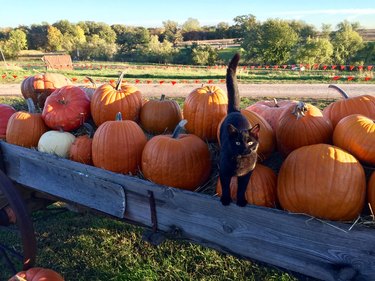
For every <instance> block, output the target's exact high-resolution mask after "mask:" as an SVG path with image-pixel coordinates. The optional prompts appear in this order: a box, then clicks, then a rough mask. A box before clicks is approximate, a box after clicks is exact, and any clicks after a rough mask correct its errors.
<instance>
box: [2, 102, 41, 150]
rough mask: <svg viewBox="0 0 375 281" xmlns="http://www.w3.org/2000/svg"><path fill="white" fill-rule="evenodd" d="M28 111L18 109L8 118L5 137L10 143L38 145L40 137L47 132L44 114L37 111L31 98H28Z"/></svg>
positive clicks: (27, 145) (28, 145)
mask: <svg viewBox="0 0 375 281" xmlns="http://www.w3.org/2000/svg"><path fill="white" fill-rule="evenodd" d="M27 105H28V109H29V111H28V112H25V111H18V112H16V113H13V115H12V116H11V117H10V118H9V120H8V125H7V131H6V136H5V139H6V141H7V142H8V143H11V144H15V145H19V146H23V147H28V148H31V147H37V146H38V142H39V139H40V137H41V136H42V135H43V134H44V133H45V132H47V130H48V127H47V126H46V125H45V124H44V121H43V119H42V115H41V114H40V113H36V112H35V107H34V104H33V101H32V99H31V98H29V99H27Z"/></svg>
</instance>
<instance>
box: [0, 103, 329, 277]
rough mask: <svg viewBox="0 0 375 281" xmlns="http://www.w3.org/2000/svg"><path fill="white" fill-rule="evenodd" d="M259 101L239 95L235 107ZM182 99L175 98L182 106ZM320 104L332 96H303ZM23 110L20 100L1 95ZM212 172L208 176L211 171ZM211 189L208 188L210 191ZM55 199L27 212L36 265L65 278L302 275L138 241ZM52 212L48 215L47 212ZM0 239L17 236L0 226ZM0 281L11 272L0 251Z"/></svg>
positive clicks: (137, 231)
mask: <svg viewBox="0 0 375 281" xmlns="http://www.w3.org/2000/svg"><path fill="white" fill-rule="evenodd" d="M259 99H262V98H258V99H251V98H242V99H241V107H242V108H244V107H246V106H248V105H249V104H252V103H254V102H256V101H257V100H259ZM183 101H184V99H183V98H179V99H177V102H178V103H179V104H180V105H182V103H183ZM304 101H307V102H311V103H313V104H315V105H317V106H318V107H320V108H323V107H325V106H326V105H327V104H328V103H329V102H331V101H332V100H325V99H319V100H317V99H304ZM0 103H7V104H11V105H12V106H14V107H15V108H16V109H17V110H25V109H26V104H25V101H24V99H23V98H20V97H18V98H1V97H0ZM213 176H214V175H213ZM210 192H211V193H212V192H214V191H212V190H211V191H210ZM61 205H64V204H62V203H61V202H60V203H59V202H58V203H55V204H53V205H51V206H50V207H49V208H48V209H47V210H41V211H37V212H34V213H33V219H34V227H35V230H36V236H37V240H38V243H37V244H38V255H37V263H36V265H37V266H42V267H47V268H51V269H54V270H56V271H57V272H60V273H61V274H62V275H63V276H64V277H65V280H67V281H69V280H82V281H86V280H100V281H101V280H118V281H120V280H132V281H133V280H215V281H216V280H254V281H258V280H270V281H272V280H274V281H292V280H293V281H296V280H299V279H302V280H303V279H306V280H308V279H307V278H305V277H302V276H296V275H293V274H292V273H289V272H286V271H283V270H279V269H277V268H274V267H271V266H269V265H264V264H260V263H257V262H253V261H248V260H242V259H239V258H236V257H234V256H231V255H227V254H223V253H220V252H217V251H215V250H212V249H208V248H205V247H202V246H199V245H196V244H192V243H189V242H185V241H174V240H167V241H166V242H164V243H163V244H161V245H160V246H158V247H155V246H152V245H151V244H149V243H147V242H145V241H143V240H142V234H143V231H144V229H143V228H141V227H138V226H133V225H129V224H126V223H124V222H122V221H119V220H117V219H112V218H108V217H105V216H101V215H98V214H93V213H90V212H85V211H84V212H73V211H64V212H61V213H55V214H53V213H54V212H55V211H57V210H59V208H61V207H63V206H61ZM50 214H53V215H50ZM0 241H1V242H2V243H7V245H9V246H14V245H15V244H17V243H19V242H20V240H17V239H15V238H14V235H13V234H12V233H11V234H9V232H8V231H6V230H5V231H4V229H1V228H0ZM0 267H1V268H2V270H0V280H7V278H9V277H10V275H11V273H10V272H9V271H8V270H7V269H6V268H5V267H4V261H3V260H2V258H1V255H0Z"/></svg>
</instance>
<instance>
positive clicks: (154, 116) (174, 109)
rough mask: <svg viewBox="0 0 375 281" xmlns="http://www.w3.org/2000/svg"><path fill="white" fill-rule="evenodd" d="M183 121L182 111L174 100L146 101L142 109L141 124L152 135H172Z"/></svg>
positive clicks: (163, 97) (163, 96)
mask: <svg viewBox="0 0 375 281" xmlns="http://www.w3.org/2000/svg"><path fill="white" fill-rule="evenodd" d="M181 119H182V114H181V109H180V106H179V105H178V103H177V102H176V101H174V100H166V99H165V95H162V96H161V98H160V100H149V101H146V102H145V103H144V104H143V106H142V109H141V114H140V122H141V125H142V127H143V129H145V130H146V131H147V132H149V133H152V134H162V133H168V132H169V133H171V132H173V130H174V128H176V126H177V124H178V122H180V121H181Z"/></svg>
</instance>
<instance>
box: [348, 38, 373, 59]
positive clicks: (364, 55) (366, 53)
mask: <svg viewBox="0 0 375 281" xmlns="http://www.w3.org/2000/svg"><path fill="white" fill-rule="evenodd" d="M353 60H354V61H355V62H360V63H362V64H368V65H371V64H375V42H374V41H370V42H365V43H364V47H363V48H362V49H360V50H358V52H357V54H356V55H355V56H354V58H353Z"/></svg>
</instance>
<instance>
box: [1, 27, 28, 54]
mask: <svg viewBox="0 0 375 281" xmlns="http://www.w3.org/2000/svg"><path fill="white" fill-rule="evenodd" d="M0 48H1V49H2V51H3V53H4V56H6V57H8V58H16V57H17V56H18V55H19V53H20V51H22V50H25V49H27V37H26V33H25V32H24V31H22V30H20V29H13V30H12V31H10V32H9V38H8V39H6V40H2V41H0Z"/></svg>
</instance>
